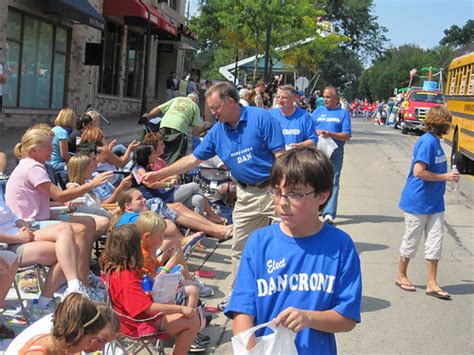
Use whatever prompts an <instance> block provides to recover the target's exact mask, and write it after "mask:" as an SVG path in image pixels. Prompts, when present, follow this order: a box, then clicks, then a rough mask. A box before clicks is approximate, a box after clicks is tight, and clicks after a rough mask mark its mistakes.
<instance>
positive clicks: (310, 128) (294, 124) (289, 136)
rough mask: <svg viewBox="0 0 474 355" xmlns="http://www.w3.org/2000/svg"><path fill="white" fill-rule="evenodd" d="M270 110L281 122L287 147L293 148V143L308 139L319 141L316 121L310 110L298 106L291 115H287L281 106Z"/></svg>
mask: <svg viewBox="0 0 474 355" xmlns="http://www.w3.org/2000/svg"><path fill="white" fill-rule="evenodd" d="M268 112H269V113H270V115H271V116H272V117H273V118H275V119H276V120H277V121H278V122H280V125H281V129H282V133H283V138H284V139H285V147H286V149H291V148H292V145H293V144H295V143H301V142H304V141H305V140H308V139H311V140H312V141H313V142H314V143H317V142H318V136H317V135H316V132H315V128H314V121H313V120H312V119H311V117H310V115H309V113H308V111H306V110H303V109H302V108H296V110H295V112H293V114H292V115H290V116H285V115H284V114H283V112H282V111H281V109H279V108H274V109H271V110H270V111H268Z"/></svg>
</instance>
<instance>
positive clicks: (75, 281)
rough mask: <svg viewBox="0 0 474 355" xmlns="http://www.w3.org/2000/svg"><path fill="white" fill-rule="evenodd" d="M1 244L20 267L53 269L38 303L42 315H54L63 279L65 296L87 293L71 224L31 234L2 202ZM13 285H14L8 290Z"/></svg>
mask: <svg viewBox="0 0 474 355" xmlns="http://www.w3.org/2000/svg"><path fill="white" fill-rule="evenodd" d="M0 243H5V244H7V246H8V247H7V249H8V250H9V251H11V252H13V253H15V254H16V256H17V258H18V265H19V266H20V267H26V266H31V265H35V264H40V265H44V266H49V267H50V270H49V272H48V276H47V278H46V282H45V284H44V286H43V287H42V289H41V296H40V298H39V300H38V308H39V309H38V313H39V314H43V313H50V312H52V307H54V303H53V301H52V298H53V294H54V292H55V291H56V290H57V289H58V288H59V287H60V286H61V284H62V283H64V278H66V280H67V283H68V288H67V290H66V294H67V293H70V292H81V293H86V289H85V287H84V285H83V284H82V282H81V281H79V277H78V273H77V268H78V253H79V252H78V250H77V245H76V243H75V241H74V235H73V231H72V227H71V226H70V225H68V224H66V223H60V224H56V225H54V226H50V227H46V228H41V229H39V230H37V231H32V230H31V229H30V227H29V225H28V224H27V223H26V222H25V221H24V220H22V219H18V218H17V217H16V216H15V215H14V214H13V212H12V211H11V210H10V208H8V206H7V205H6V204H5V202H4V201H3V199H0ZM10 285H11V282H10V283H9V284H8V288H9V287H10ZM7 290H8V289H7ZM1 296H2V294H0V297H1ZM0 300H3V298H0Z"/></svg>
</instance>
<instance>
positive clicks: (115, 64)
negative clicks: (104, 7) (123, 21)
mask: <svg viewBox="0 0 474 355" xmlns="http://www.w3.org/2000/svg"><path fill="white" fill-rule="evenodd" d="M122 37H123V26H121V25H117V24H115V23H113V22H109V21H107V23H106V25H105V30H104V32H103V33H102V40H101V43H102V48H104V55H103V62H102V63H103V64H102V66H101V67H100V74H99V92H100V93H103V94H109V95H118V94H119V78H120V58H121V53H122Z"/></svg>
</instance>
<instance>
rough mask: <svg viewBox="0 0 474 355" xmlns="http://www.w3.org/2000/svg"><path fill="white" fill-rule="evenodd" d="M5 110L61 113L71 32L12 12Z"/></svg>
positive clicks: (8, 28) (9, 18)
mask: <svg viewBox="0 0 474 355" xmlns="http://www.w3.org/2000/svg"><path fill="white" fill-rule="evenodd" d="M7 44H8V50H7V71H8V79H7V85H6V93H5V95H4V97H5V101H4V104H5V106H6V107H24V108H41V109H59V108H61V107H63V106H64V102H65V100H64V99H65V82H66V67H67V51H68V31H67V30H66V29H65V28H63V27H60V26H55V25H53V24H50V23H48V22H45V21H43V20H40V19H38V18H35V17H32V16H29V15H26V14H23V13H21V12H18V11H14V10H11V9H10V10H9V13H8V24H7Z"/></svg>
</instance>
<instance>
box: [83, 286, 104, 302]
mask: <svg viewBox="0 0 474 355" xmlns="http://www.w3.org/2000/svg"><path fill="white" fill-rule="evenodd" d="M87 294H88V295H89V298H90V299H91V300H92V301H97V302H102V303H103V302H104V300H105V292H104V290H102V289H100V288H94V287H88V288H87Z"/></svg>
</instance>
